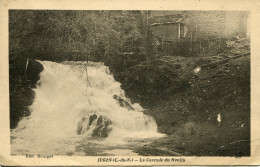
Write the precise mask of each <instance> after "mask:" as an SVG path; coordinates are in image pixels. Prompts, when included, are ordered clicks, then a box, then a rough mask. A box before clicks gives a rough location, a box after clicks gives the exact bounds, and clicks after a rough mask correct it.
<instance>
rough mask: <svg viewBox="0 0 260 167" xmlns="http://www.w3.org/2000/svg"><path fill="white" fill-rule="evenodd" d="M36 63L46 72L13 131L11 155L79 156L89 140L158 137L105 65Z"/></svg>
mask: <svg viewBox="0 0 260 167" xmlns="http://www.w3.org/2000/svg"><path fill="white" fill-rule="evenodd" d="M39 62H40V63H41V64H42V65H43V66H44V70H43V71H42V72H41V73H40V80H39V81H38V83H37V88H36V89H35V90H34V91H35V95H36V96H35V100H34V102H33V104H32V105H31V106H30V110H31V111H32V112H31V115H30V117H28V118H26V119H23V120H21V121H20V122H19V124H18V127H17V128H16V129H14V130H13V131H12V132H11V143H12V144H11V153H12V154H18V155H19V154H27V153H31V154H33V153H34V154H40V153H41V154H56V155H70V154H76V155H78V154H79V155H81V154H84V152H86V151H84V149H88V148H87V147H84V148H83V150H82V149H81V152H80V151H77V148H79V147H81V146H82V145H84V144H85V145H86V143H88V141H92V142H93V141H95V142H96V144H97V145H98V143H99V142H100V143H103V144H104V145H113V144H116V145H117V144H119V143H120V142H121V143H124V142H127V139H128V140H129V139H140V138H151V137H161V136H162V134H159V133H157V125H156V123H155V121H154V120H153V118H151V117H150V116H147V115H145V114H143V112H142V110H143V109H142V107H141V106H140V105H139V104H131V102H130V100H129V99H128V98H126V97H125V94H124V91H123V90H122V89H121V87H120V83H119V82H116V81H115V80H114V78H113V76H112V75H111V74H110V72H109V69H108V67H106V66H104V64H103V63H94V62H89V63H87V62H63V63H54V62H49V61H39ZM100 138H103V139H102V140H100ZM94 144H95V143H94ZM87 145H88V144H87ZM92 145H93V143H92ZM82 151H83V153H82Z"/></svg>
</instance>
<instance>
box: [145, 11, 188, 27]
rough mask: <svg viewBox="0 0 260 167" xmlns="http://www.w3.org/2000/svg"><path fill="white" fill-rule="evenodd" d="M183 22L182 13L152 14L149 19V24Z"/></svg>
mask: <svg viewBox="0 0 260 167" xmlns="http://www.w3.org/2000/svg"><path fill="white" fill-rule="evenodd" d="M179 23H181V24H184V23H185V18H184V15H183V14H176V15H167V16H154V17H152V18H151V19H150V25H151V26H156V25H165V24H179Z"/></svg>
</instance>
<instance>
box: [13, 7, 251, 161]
mask: <svg viewBox="0 0 260 167" xmlns="http://www.w3.org/2000/svg"><path fill="white" fill-rule="evenodd" d="M8 18H9V23H8V27H9V28H8V31H9V35H8V36H9V100H10V147H11V148H10V153H11V155H16V156H28V157H29V158H30V156H53V155H54V156H55V155H57V156H175V157H176V158H178V156H220V157H243V156H246V157H248V156H250V148H251V147H250V146H251V142H250V140H251V137H250V134H251V133H250V127H251V126H250V125H251V124H250V87H251V85H250V46H251V45H250V34H251V33H250V22H249V20H250V11H230V10H229V11H227V10H207V11H205V10H203V11H202V10H19V9H12V10H9V12H8ZM180 161H181V160H180Z"/></svg>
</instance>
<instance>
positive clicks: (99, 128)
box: [92, 115, 112, 137]
mask: <svg viewBox="0 0 260 167" xmlns="http://www.w3.org/2000/svg"><path fill="white" fill-rule="evenodd" d="M111 124H112V121H111V120H110V119H108V118H107V117H105V116H102V115H100V116H99V117H98V118H97V125H96V127H95V128H94V130H93V131H92V136H93V137H108V134H109V133H110V132H111V130H112V128H111V127H110V125H111Z"/></svg>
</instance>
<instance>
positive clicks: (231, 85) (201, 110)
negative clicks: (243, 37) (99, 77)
mask: <svg viewBox="0 0 260 167" xmlns="http://www.w3.org/2000/svg"><path fill="white" fill-rule="evenodd" d="M242 47H244V49H243V48H242V49H241V47H240V51H239V50H238V49H237V47H236V48H235V49H234V48H233V49H231V50H232V52H226V53H223V54H220V55H216V56H210V57H203V58H202V57H201V58H199V57H197V58H184V57H162V58H161V59H159V60H158V62H157V65H158V68H157V70H156V71H154V72H152V73H150V74H149V75H148V72H147V71H146V70H145V68H144V67H142V65H138V66H136V67H134V68H131V69H128V71H125V72H120V73H115V74H114V75H115V78H116V79H117V80H119V82H121V83H122V87H123V89H125V91H126V94H127V95H128V96H129V97H130V99H133V100H134V101H135V102H139V103H141V105H142V106H144V108H146V110H145V111H144V112H145V113H146V114H148V115H152V116H153V117H154V118H155V120H156V122H157V125H158V128H159V131H160V132H161V133H165V134H167V135H168V136H167V137H165V138H161V139H158V140H155V141H154V142H152V143H151V144H150V145H146V146H144V147H142V148H139V149H137V150H136V152H137V153H139V154H141V155H156V154H157V152H158V151H159V152H162V151H163V152H164V153H165V154H166V155H176V152H177V153H179V154H181V155H197V156H202V155H207V156H249V155H250V53H249V49H248V47H247V46H244V45H243V46H242ZM234 50H235V51H234ZM241 50H242V51H243V52H242V51H241ZM160 154H161V153H160Z"/></svg>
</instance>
